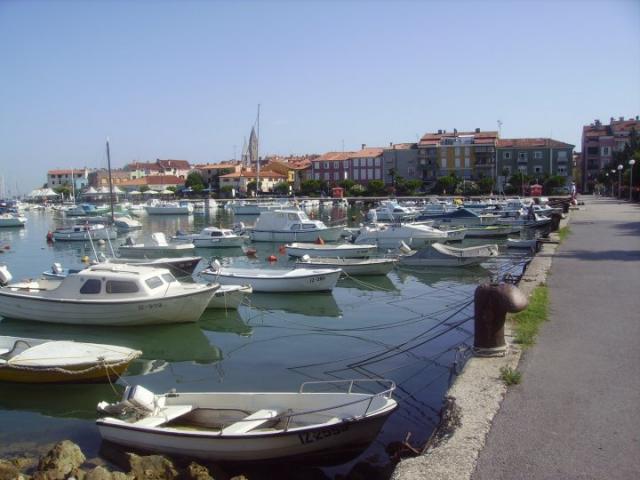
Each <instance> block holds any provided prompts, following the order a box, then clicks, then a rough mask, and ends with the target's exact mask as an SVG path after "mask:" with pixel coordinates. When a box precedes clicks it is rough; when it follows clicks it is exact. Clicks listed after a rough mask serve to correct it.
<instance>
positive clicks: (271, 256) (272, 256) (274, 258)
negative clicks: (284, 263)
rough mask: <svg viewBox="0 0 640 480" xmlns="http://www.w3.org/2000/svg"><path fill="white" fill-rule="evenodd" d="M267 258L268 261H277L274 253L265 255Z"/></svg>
mask: <svg viewBox="0 0 640 480" xmlns="http://www.w3.org/2000/svg"><path fill="white" fill-rule="evenodd" d="M267 260H268V261H270V262H277V261H278V257H276V256H275V255H269V256H268V257H267Z"/></svg>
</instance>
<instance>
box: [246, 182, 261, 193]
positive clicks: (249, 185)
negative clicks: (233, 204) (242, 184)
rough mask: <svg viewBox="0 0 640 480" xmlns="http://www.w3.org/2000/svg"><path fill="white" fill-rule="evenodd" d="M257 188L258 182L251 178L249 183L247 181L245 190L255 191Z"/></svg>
mask: <svg viewBox="0 0 640 480" xmlns="http://www.w3.org/2000/svg"><path fill="white" fill-rule="evenodd" d="M257 188H258V182H256V181H255V180H252V181H250V182H249V183H247V192H255V191H256V190H257Z"/></svg>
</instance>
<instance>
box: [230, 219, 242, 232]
mask: <svg viewBox="0 0 640 480" xmlns="http://www.w3.org/2000/svg"><path fill="white" fill-rule="evenodd" d="M231 230H232V231H233V233H236V234H241V233H244V230H245V225H244V223H242V222H238V223H234V224H233V226H232V227H231Z"/></svg>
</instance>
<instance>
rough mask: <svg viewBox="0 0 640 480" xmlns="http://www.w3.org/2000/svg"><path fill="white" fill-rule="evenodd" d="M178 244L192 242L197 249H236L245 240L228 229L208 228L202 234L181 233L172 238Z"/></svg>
mask: <svg viewBox="0 0 640 480" xmlns="http://www.w3.org/2000/svg"><path fill="white" fill-rule="evenodd" d="M171 238H172V240H176V241H178V242H183V241H186V242H191V243H193V244H194V245H195V246H196V247H197V248H235V247H241V246H242V245H243V244H244V238H242V237H241V236H240V235H236V234H235V233H234V232H233V230H229V229H226V228H217V227H207V228H204V229H203V230H202V231H201V232H200V233H181V232H178V233H176V235H174V236H173V237H171Z"/></svg>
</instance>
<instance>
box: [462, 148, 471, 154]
mask: <svg viewBox="0 0 640 480" xmlns="http://www.w3.org/2000/svg"><path fill="white" fill-rule="evenodd" d="M470 153H471V147H464V154H465V155H469V154H470Z"/></svg>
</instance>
